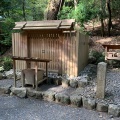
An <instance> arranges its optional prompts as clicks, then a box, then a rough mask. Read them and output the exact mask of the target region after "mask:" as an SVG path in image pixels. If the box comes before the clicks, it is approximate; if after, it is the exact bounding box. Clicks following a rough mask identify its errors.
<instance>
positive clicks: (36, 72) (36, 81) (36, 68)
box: [35, 62, 38, 90]
mask: <svg viewBox="0 0 120 120" xmlns="http://www.w3.org/2000/svg"><path fill="white" fill-rule="evenodd" d="M35 84H36V90H38V63H37V62H35Z"/></svg>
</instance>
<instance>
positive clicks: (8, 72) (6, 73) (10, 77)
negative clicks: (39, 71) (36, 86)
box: [4, 69, 21, 79]
mask: <svg viewBox="0 0 120 120" xmlns="http://www.w3.org/2000/svg"><path fill="white" fill-rule="evenodd" d="M4 74H5V76H6V77H7V78H8V79H12V78H14V71H13V69H11V70H9V71H5V72H4ZM16 75H17V79H21V72H20V71H16Z"/></svg>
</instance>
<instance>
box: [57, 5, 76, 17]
mask: <svg viewBox="0 0 120 120" xmlns="http://www.w3.org/2000/svg"><path fill="white" fill-rule="evenodd" d="M73 15H74V9H73V8H72V7H68V6H63V9H62V10H61V11H60V13H59V14H58V18H59V19H70V18H74V16H73Z"/></svg>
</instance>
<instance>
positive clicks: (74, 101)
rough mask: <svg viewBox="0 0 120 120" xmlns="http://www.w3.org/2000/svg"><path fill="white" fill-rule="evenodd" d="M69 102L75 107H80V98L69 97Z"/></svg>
mask: <svg viewBox="0 0 120 120" xmlns="http://www.w3.org/2000/svg"><path fill="white" fill-rule="evenodd" d="M70 102H71V104H72V105H73V106H75V107H80V106H81V105H82V97H81V96H79V95H72V96H70Z"/></svg>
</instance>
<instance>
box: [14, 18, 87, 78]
mask: <svg viewBox="0 0 120 120" xmlns="http://www.w3.org/2000/svg"><path fill="white" fill-rule="evenodd" d="M15 24H16V26H15V28H14V30H15V32H14V33H13V34H12V46H13V56H18V57H28V58H32V57H33V58H36V57H37V58H40V59H48V60H51V62H50V63H49V64H48V71H55V72H58V73H59V74H62V75H63V74H65V75H69V76H71V77H73V76H78V74H79V72H80V71H81V70H82V69H83V68H84V67H85V66H86V65H87V61H88V53H89V49H88V48H89V40H88V36H87V35H83V34H81V33H80V32H79V31H77V30H75V29H74V24H75V20H73V19H70V20H49V21H48V20H45V21H26V22H16V23H15ZM26 66H27V68H34V63H33V62H27V64H26V62H25V61H20V60H19V61H16V69H25V68H26ZM38 68H41V69H45V65H44V63H38Z"/></svg>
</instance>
